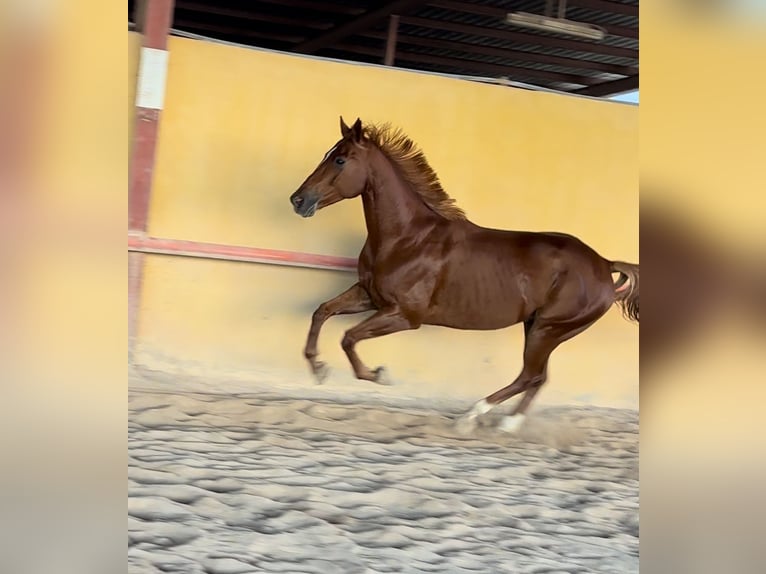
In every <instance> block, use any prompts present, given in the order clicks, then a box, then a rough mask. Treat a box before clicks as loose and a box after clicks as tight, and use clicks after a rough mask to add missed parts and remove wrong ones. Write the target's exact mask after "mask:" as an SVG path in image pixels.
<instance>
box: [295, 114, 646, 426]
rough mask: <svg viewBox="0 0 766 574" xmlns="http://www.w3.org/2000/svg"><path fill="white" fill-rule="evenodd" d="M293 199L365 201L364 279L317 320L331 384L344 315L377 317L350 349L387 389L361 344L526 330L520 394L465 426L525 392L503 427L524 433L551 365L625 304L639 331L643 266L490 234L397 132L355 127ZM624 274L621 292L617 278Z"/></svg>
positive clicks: (355, 362) (505, 392)
mask: <svg viewBox="0 0 766 574" xmlns="http://www.w3.org/2000/svg"><path fill="white" fill-rule="evenodd" d="M340 127H341V135H342V138H341V139H340V141H338V142H337V143H336V144H335V145H334V146H333V147H332V148H331V149H330V150H329V151H328V152H327V153H326V154H325V156H324V158H323V159H322V161H321V163H320V164H319V166H318V167H317V168H316V169H315V170H314V172H313V173H312V174H311V175H309V176H308V178H307V179H306V181H304V182H303V184H302V185H301V186H300V187H299V188H298V190H297V191H296V192H295V193H293V194H292V195H291V196H290V203H291V204H292V206H293V208H294V210H295V212H296V213H298V214H299V215H301V216H303V217H311V216H312V215H314V214H315V213H316V212H317V211H318V210H320V209H323V208H325V207H328V206H330V205H332V204H333V203H337V202H339V201H342V200H344V199H351V198H353V197H357V196H359V195H361V196H362V204H363V206H364V217H365V221H366V224H367V240H366V241H365V243H364V247H363V248H362V252H361V254H360V256H359V263H358V275H359V278H358V281H357V282H356V283H355V284H354V285H352V286H351V287H350V288H349V289H348V290H347V291H345V292H343V293H341V294H340V295H338V296H337V297H335V298H334V299H330V300H329V301H326V302H324V303H322V304H321V305H320V306H319V307H318V308H317V309H316V311H314V314H313V317H312V320H311V328H310V330H309V334H308V340H307V341H306V348H305V351H304V355H305V357H306V359H307V360H308V362H309V365H310V367H311V371H312V372H313V374H314V375H315V376H316V377H317V379H318V380H319V382H321V381H323V380H324V378H325V377H326V376H327V368H326V365H325V364H324V363H322V362H320V361H319V360H317V357H318V350H317V340H318V338H319V331H320V329H321V328H322V325H323V324H324V322H325V321H327V319H329V318H330V317H332V316H334V315H343V314H350V313H362V312H365V311H375V313H374V314H372V315H371V316H369V317H368V318H367V319H365V320H364V321H362V322H361V323H359V324H358V325H356V326H355V327H353V328H351V329H349V330H348V331H346V333H345V335H344V336H343V340H342V342H341V345H342V347H343V350H344V351H345V353H346V355H347V356H348V360H349V362H350V363H351V367H352V368H353V370H354V374H355V375H356V377H357V378H359V379H364V380H368V381H373V382H376V383H381V384H387V378H386V373H385V370H384V368H383V367H378V368H377V369H374V370H372V369H369V368H368V367H367V366H366V365H365V364H364V363H363V362H362V360H361V359H360V358H359V355H357V352H356V344H357V343H358V342H359V341H363V340H365V339H372V338H375V337H382V336H383V335H390V334H391V333H396V332H397V331H404V330H407V329H418V328H419V327H420V326H421V325H440V326H443V327H451V328H453V329H473V330H493V329H502V328H505V327H508V326H510V325H514V324H516V323H523V324H524V337H525V340H524V355H523V358H524V364H523V367H522V369H521V373H520V374H519V376H518V377H516V379H515V380H514V381H513V382H512V383H511V384H510V385H508V386H506V387H503V388H502V389H500V390H498V391H497V392H495V393H492V394H491V395H489V396H487V397H486V398H484V399H482V400H480V401H479V402H477V403H476V404H475V405H474V406H473V408H472V409H471V410H470V411H468V412H467V413H466V414H465V415H464V416H463V417H461V418H460V419H459V421H458V428H459V429H461V430H464V431H469V430H470V429H472V428H473V427H474V426H475V424H476V421H475V419H476V417H477V416H478V415H481V414H484V413H486V412H488V411H489V410H490V409H491V408H493V407H494V406H496V405H498V404H500V403H502V402H503V401H505V400H507V399H509V398H511V397H513V396H514V395H517V394H519V393H522V392H523V393H524V396H523V397H522V399H521V400H520V401H519V404H518V405H517V406H516V407H515V409H514V411H513V413H512V414H511V416H508V417H505V418H504V419H503V420H502V422H501V423H500V428H501V429H502V430H504V431H507V432H515V431H516V430H518V429H519V428H520V426H521V423H522V421H523V419H524V416H525V412H526V411H527V409H528V408H529V405H530V403H531V401H532V399H533V398H534V397H535V395H536V394H537V393H538V391H539V390H540V387H541V386H542V385H543V383H544V382H545V380H546V371H547V366H548V358H549V356H550V354H551V352H552V351H553V350H554V349H555V348H556V347H558V346H559V345H560V344H561V343H562V342H564V341H566V340H567V339H571V338H572V337H574V336H575V335H577V334H578V333H581V332H583V331H584V330H585V329H587V328H588V327H590V326H591V325H592V324H593V323H595V322H596V321H597V320H598V319H599V318H600V317H602V316H603V315H604V314H605V313H606V312H607V310H608V309H609V308H610V307H611V306H612V304H613V303H615V302H617V303H618V304H619V305H620V307H621V308H622V311H623V314H624V315H625V316H626V317H627V318H628V319H630V320H633V321H636V322H638V265H633V264H630V263H624V262H620V261H609V260H607V259H604V258H603V257H601V256H600V255H599V254H598V253H596V252H595V251H594V250H593V249H591V248H590V247H588V246H587V245H585V244H584V243H583V242H582V241H580V240H579V239H577V238H575V237H573V236H571V235H566V234H564V233H553V232H550V233H533V232H526V231H506V230H498V229H488V228H485V227H480V226H479V225H476V224H474V223H472V222H471V221H469V220H468V219H467V218H466V216H465V214H464V213H463V211H462V210H461V209H460V208H459V207H457V206H456V205H455V203H454V200H453V199H451V198H450V197H449V196H448V195H447V194H446V192H445V191H444V190H443V189H442V186H441V184H440V183H439V179H438V177H437V175H436V173H435V172H434V171H433V169H431V167H430V166H429V165H428V163H427V161H426V158H425V156H424V155H423V153H422V152H421V151H420V150H419V149H418V148H417V146H416V145H415V143H414V142H413V141H412V140H411V139H409V138H408V137H407V136H406V135H404V134H403V133H402V132H401V131H400V130H394V129H392V128H391V127H389V126H388V125H383V126H375V125H366V126H364V127H362V122H361V121H360V120H359V119H357V120H356V122H355V123H354V125H353V126H351V127H348V126H347V125H346V124H345V122H344V121H343V118H341V120H340ZM613 273H617V274H619V276H618V279H617V282H616V283H615V282H614V280H613V278H612V274H613Z"/></svg>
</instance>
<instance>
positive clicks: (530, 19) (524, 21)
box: [505, 0, 607, 40]
mask: <svg viewBox="0 0 766 574" xmlns="http://www.w3.org/2000/svg"><path fill="white" fill-rule="evenodd" d="M566 9H567V0H559V5H558V16H556V17H554V16H553V15H552V14H553V0H548V1H547V3H546V5H545V14H531V13H530V12H511V13H509V14H508V15H507V16H506V18H505V21H506V22H507V23H508V24H513V25H514V26H520V27H522V28H534V29H535V30H542V31H544V32H552V33H554V34H566V35H568V36H578V37H580V38H587V39H589V40H603V39H604V38H605V37H606V34H607V32H606V30H605V29H604V28H602V27H601V26H596V25H595V24H586V23H584V22H575V21H574V20H567V19H566V18H564V15H565V14H566Z"/></svg>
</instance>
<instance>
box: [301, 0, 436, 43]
mask: <svg viewBox="0 0 766 574" xmlns="http://www.w3.org/2000/svg"><path fill="white" fill-rule="evenodd" d="M426 2H427V0H394V1H393V2H387V3H386V4H384V5H383V6H381V7H380V8H376V9H375V10H370V11H369V12H365V13H364V14H362V15H361V16H359V17H358V18H354V19H353V20H350V21H348V22H346V23H344V24H341V25H339V26H335V27H334V28H332V29H331V30H328V31H327V32H325V33H323V34H320V35H319V36H317V37H316V38H311V39H310V40H306V41H305V42H301V43H300V44H298V45H297V46H295V47H294V48H293V51H294V52H300V53H302V54H314V53H316V52H318V51H319V50H321V49H322V48H327V47H330V46H331V45H332V44H334V43H335V42H337V41H338V40H341V39H343V38H346V37H347V36H351V35H352V34H356V33H358V32H361V31H363V30H365V29H367V28H369V27H370V26H372V25H373V24H377V23H378V22H379V21H381V20H384V19H386V18H388V17H389V16H391V15H392V14H401V13H402V12H407V11H409V10H412V9H414V8H417V7H419V6H421V5H423V4H425V3H426Z"/></svg>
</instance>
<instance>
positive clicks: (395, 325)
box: [341, 308, 415, 385]
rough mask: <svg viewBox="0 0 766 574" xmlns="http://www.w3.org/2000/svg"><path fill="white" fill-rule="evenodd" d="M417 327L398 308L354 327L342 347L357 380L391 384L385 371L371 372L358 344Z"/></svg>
mask: <svg viewBox="0 0 766 574" xmlns="http://www.w3.org/2000/svg"><path fill="white" fill-rule="evenodd" d="M413 328H415V326H414V325H413V324H412V323H411V322H410V321H409V320H408V319H407V318H405V317H404V315H402V314H401V312H400V311H399V309H397V308H389V309H381V310H380V311H378V312H377V313H375V314H374V315H372V316H371V317H368V318H367V319H365V320H364V321H362V322H361V323H359V324H358V325H356V326H354V327H352V328H351V329H349V330H348V331H346V334H345V335H344V336H343V340H342V341H341V346H342V347H343V350H344V351H345V352H346V356H347V357H348V360H349V362H350V363H351V368H353V369H354V374H355V375H356V378H357V379H363V380H366V381H372V382H374V383H378V384H382V385H386V384H390V383H389V381H388V380H387V378H386V374H385V369H384V368H383V367H378V368H377V369H375V370H374V371H373V370H370V369H369V368H368V367H367V366H366V365H365V364H364V363H363V362H362V360H361V359H360V358H359V355H357V353H356V344H357V343H358V342H359V341H363V340H365V339H373V338H375V337H382V336H383V335H390V334H391V333H396V332H398V331H406V330H408V329H413Z"/></svg>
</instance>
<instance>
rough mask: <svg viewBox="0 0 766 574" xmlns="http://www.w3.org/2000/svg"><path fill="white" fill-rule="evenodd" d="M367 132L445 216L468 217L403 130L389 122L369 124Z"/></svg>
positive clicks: (423, 197)
mask: <svg viewBox="0 0 766 574" xmlns="http://www.w3.org/2000/svg"><path fill="white" fill-rule="evenodd" d="M364 135H365V137H366V138H367V139H368V140H369V141H370V142H372V143H373V144H374V145H376V146H377V147H378V148H379V149H380V151H382V152H383V153H384V154H385V155H386V156H387V157H388V158H389V159H390V160H391V161H393V162H394V163H395V164H396V166H397V167H398V168H399V170H400V171H401V173H402V175H403V176H404V179H405V180H407V183H409V184H410V185H411V186H412V189H413V190H415V192H416V193H417V194H418V195H420V197H421V198H422V199H423V201H424V202H425V203H426V204H427V205H428V206H429V207H430V208H431V209H433V210H434V211H435V212H436V213H438V214H439V215H441V216H442V217H444V218H445V219H450V220H456V219H465V212H464V211H463V210H462V209H461V208H459V207H458V206H457V205H455V200H454V199H452V198H451V197H450V196H449V195H447V192H446V191H444V188H443V187H442V184H441V183H440V182H439V177H438V176H437V175H436V172H435V171H434V170H433V168H432V167H431V166H430V165H428V161H426V156H425V155H423V152H422V151H421V150H420V148H418V146H417V145H416V144H415V142H413V141H412V140H411V139H410V138H409V137H407V135H405V134H404V133H403V132H402V131H401V130H400V129H398V128H396V129H395V128H392V127H391V125H389V124H381V125H367V126H365V127H364Z"/></svg>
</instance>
